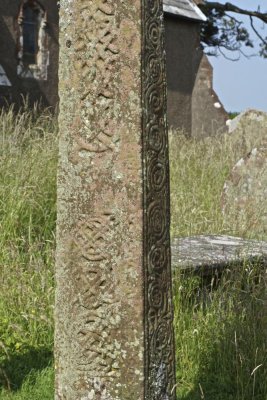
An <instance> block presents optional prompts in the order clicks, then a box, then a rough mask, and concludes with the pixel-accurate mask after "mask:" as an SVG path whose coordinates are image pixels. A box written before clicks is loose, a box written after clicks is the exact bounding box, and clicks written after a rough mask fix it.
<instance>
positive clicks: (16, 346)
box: [0, 110, 267, 400]
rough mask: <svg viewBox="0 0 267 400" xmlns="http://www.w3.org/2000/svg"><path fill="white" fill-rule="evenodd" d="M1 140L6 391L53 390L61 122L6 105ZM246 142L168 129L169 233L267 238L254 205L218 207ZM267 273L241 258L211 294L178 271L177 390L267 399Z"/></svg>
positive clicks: (194, 395) (30, 399) (1, 375)
mask: <svg viewBox="0 0 267 400" xmlns="http://www.w3.org/2000/svg"><path fill="white" fill-rule="evenodd" d="M0 141H1V147H0V164H1V165H0V228H1V230H0V232H1V233H0V290H1V296H0V399H1V400H7V399H8V400H9V399H10V400H11V399H12V400H15V399H16V400H22V399H23V400H24V399H25V400H26V399H27V400H52V399H53V381H54V373H53V370H54V369H53V356H52V351H53V304H54V280H53V276H54V251H55V225H56V206H55V203H56V165H57V124H56V121H55V119H54V118H53V117H52V116H51V115H50V114H49V113H48V112H45V113H43V114H41V115H39V114H38V112H37V111H33V112H28V111H22V112H21V113H20V114H14V113H13V111H12V110H9V111H2V113H1V115H0ZM242 143H243V142H242ZM247 150H250V149H249V148H244V146H243V147H242V146H239V145H238V142H237V141H234V140H233V139H232V138H228V137H227V138H224V137H221V138H220V139H218V138H217V139H208V140H206V141H201V142H196V141H194V140H188V139H186V138H185V137H183V136H182V135H181V134H178V133H173V134H172V135H171V151H170V156H171V213H172V228H171V233H172V235H173V236H189V235H192V234H199V233H222V234H233V235H239V236H243V237H253V238H263V239H266V238H264V237H262V236H260V235H259V232H258V230H257V224H255V223H254V224H253V226H252V225H251V221H250V218H251V214H248V218H247V220H246V221H245V222H244V221H242V223H240V221H239V220H238V219H235V218H234V219H233V220H230V221H229V220H228V221H225V220H224V219H223V216H222V213H221V208H220V195H221V191H222V187H223V183H224V181H225V179H226V177H227V176H228V174H229V171H230V169H231V167H232V166H233V164H234V163H235V162H236V161H237V160H238V158H239V157H240V156H241V155H243V153H244V152H246V151H247ZM256 211H257V210H255V212H256ZM251 226H252V228H251ZM265 279H266V278H265V275H264V273H263V272H262V269H261V268H260V266H251V265H249V264H247V263H246V264H245V265H241V266H240V268H239V269H238V270H236V271H235V274H234V275H231V274H230V275H229V274H226V275H225V277H224V279H223V281H222V282H221V285H220V287H219V288H217V289H216V290H215V289H214V290H213V291H211V293H210V294H209V297H210V298H209V301H208V303H207V302H203V301H202V299H201V298H200V297H199V296H196V293H197V292H198V290H199V289H198V288H199V286H201V282H200V281H199V278H196V277H188V278H186V279H185V278H182V277H181V276H178V275H176V276H174V300H175V332H176V353H177V394H178V399H183V400H185V399H186V400H196V399H206V400H254V399H257V400H267V349H266V332H267V312H264V310H265V311H266V293H267V291H266V281H265ZM133 400H134V399H133Z"/></svg>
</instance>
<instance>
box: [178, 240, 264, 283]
mask: <svg viewBox="0 0 267 400" xmlns="http://www.w3.org/2000/svg"><path fill="white" fill-rule="evenodd" d="M171 248H172V268H173V271H175V270H176V269H178V268H179V269H181V270H188V269H189V270H194V271H201V273H202V274H204V275H209V274H211V273H212V272H213V271H220V270H223V269H224V268H226V267H231V265H236V264H237V263H238V262H240V263H242V262H243V261H244V260H250V261H253V260H254V261H255V262H256V261H259V260H261V261H263V262H264V263H265V264H266V266H267V242H264V241H257V240H245V239H242V238H239V237H234V236H223V235H209V236H205V235H200V236H192V237H187V238H174V239H173V240H172V246H171Z"/></svg>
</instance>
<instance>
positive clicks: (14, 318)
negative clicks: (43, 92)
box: [0, 108, 57, 399]
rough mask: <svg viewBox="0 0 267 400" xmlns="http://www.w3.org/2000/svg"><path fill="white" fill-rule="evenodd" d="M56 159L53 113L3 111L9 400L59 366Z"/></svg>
mask: <svg viewBox="0 0 267 400" xmlns="http://www.w3.org/2000/svg"><path fill="white" fill-rule="evenodd" d="M56 154H57V127H56V124H55V120H54V118H52V116H51V115H50V114H49V113H48V112H45V113H42V114H39V113H38V110H37V109H36V110H33V111H31V112H30V111H27V110H24V111H22V112H20V113H14V111H13V109H12V108H11V109H9V110H8V111H4V110H2V111H1V113H0V290H1V296H0V398H1V399H6V398H7V399H9V396H10V393H11V392H12V391H14V390H15V391H16V390H19V389H20V388H21V387H22V386H23V389H22V391H24V392H25V390H26V389H25V385H26V383H25V382H26V381H25V378H26V377H27V379H28V380H29V379H30V381H31V383H33V381H34V380H38V379H39V380H40V379H42V378H43V379H48V376H50V375H51V372H47V374H48V375H46V374H45V373H44V372H42V370H43V369H45V368H47V366H48V365H51V362H52V347H53V298H54V292H53V286H54V284H53V265H54V245H55V238H54V229H55V220H56V208H55V203H56V201H55V200H56V199H55V196H56V190H55V188H56V163H57V156H56ZM38 371H39V372H40V375H39V372H38ZM26 386H27V385H26ZM1 388H2V389H1ZM1 390H2V391H1ZM21 396H22V397H18V398H21V399H22V398H23V399H24V398H26V397H23V395H21ZM25 396H26V394H25ZM28 396H29V393H28ZM14 398H17V397H14ZM28 398H32V399H35V398H36V399H37V397H28ZM41 398H42V397H40V399H41ZM43 398H46V397H43ZM51 398H52V397H51Z"/></svg>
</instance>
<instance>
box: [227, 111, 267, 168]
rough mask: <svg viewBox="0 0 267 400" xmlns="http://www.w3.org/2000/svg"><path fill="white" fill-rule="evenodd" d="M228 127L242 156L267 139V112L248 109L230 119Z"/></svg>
mask: <svg viewBox="0 0 267 400" xmlns="http://www.w3.org/2000/svg"><path fill="white" fill-rule="evenodd" d="M228 127H229V135H230V136H231V143H232V145H233V148H234V149H235V151H238V155H239V158H241V157H243V156H244V155H246V154H247V153H248V152H249V151H251V149H253V148H255V147H259V146H261V144H262V142H263V141H264V140H265V139H266V132H267V113H266V112H263V111H259V110H253V109H248V110H246V111H244V112H242V113H240V114H239V115H238V116H237V117H236V118H234V119H233V120H228ZM237 160H238V159H237Z"/></svg>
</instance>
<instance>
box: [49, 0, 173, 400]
mask: <svg viewBox="0 0 267 400" xmlns="http://www.w3.org/2000/svg"><path fill="white" fill-rule="evenodd" d="M60 7H61V16H60V21H61V22H60V32H61V33H60V72H59V77H60V78H59V81H60V116H59V126H60V139H59V172H58V221H57V254H56V305H55V368H56V394H55V398H56V400H63V399H64V400H90V399H94V400H100V399H101V400H144V399H146V400H173V399H175V390H174V385H175V382H174V380H175V368H174V341H173V327H172V317H173V311H172V296H171V268H170V243H169V242H170V240H169V222H170V216H169V171H168V140H167V129H166V92H165V66H164V54H163V29H162V23H163V13H162V2H161V0H153V1H151V0H118V1H116V2H114V1H113V0H93V1H92V0H75V1H74V0H62V1H61V2H60Z"/></svg>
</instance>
